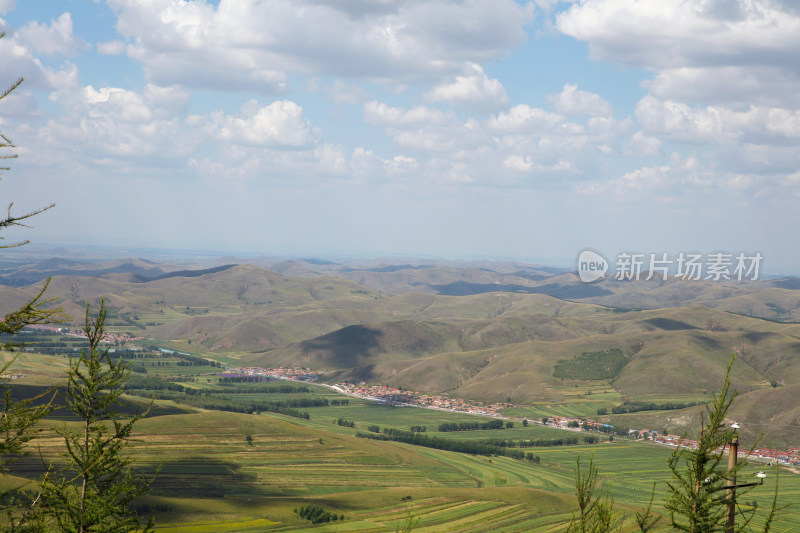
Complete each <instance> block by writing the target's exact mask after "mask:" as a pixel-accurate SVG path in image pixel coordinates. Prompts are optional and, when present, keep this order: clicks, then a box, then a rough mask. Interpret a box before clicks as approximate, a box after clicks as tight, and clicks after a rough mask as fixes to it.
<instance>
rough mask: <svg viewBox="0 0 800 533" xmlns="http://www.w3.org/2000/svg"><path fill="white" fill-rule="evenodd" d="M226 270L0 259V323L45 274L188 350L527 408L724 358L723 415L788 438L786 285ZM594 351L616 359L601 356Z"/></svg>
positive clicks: (628, 386)
mask: <svg viewBox="0 0 800 533" xmlns="http://www.w3.org/2000/svg"><path fill="white" fill-rule="evenodd" d="M232 261H233V263H235V262H236V259H235V258H224V259H223V260H219V261H208V262H204V263H202V264H198V265H194V266H189V267H187V265H185V264H181V265H179V264H169V263H156V262H153V261H147V260H140V259H118V260H114V261H108V262H104V263H97V262H94V263H92V262H80V261H74V260H61V259H50V260H47V261H41V262H36V263H32V264H22V263H19V264H13V265H12V264H7V263H6V264H3V265H0V266H2V270H0V281H2V282H3V283H5V285H0V313H3V312H7V311H9V310H11V309H13V308H14V307H16V306H18V305H21V303H23V302H24V301H25V299H26V298H28V297H29V296H30V295H31V294H33V291H35V287H36V286H38V285H39V284H41V283H42V280H43V279H44V278H45V277H48V276H52V278H53V279H52V282H51V286H50V288H49V290H48V295H50V296H57V297H59V298H60V299H61V305H62V306H63V307H64V308H65V310H66V311H67V312H69V313H70V314H71V315H72V316H73V317H82V314H83V310H84V306H85V304H86V302H94V301H96V300H97V299H98V298H100V297H103V298H105V299H106V301H107V302H108V305H109V311H110V313H109V326H110V328H112V329H114V330H121V331H126V330H130V331H131V332H133V333H135V334H136V335H141V336H146V337H151V338H153V339H157V340H158V341H159V342H162V343H165V345H169V346H173V347H180V348H181V349H186V350H189V351H192V352H194V353H199V354H203V353H209V354H210V353H212V352H213V353H217V354H220V353H221V354H224V356H225V357H226V358H227V360H230V361H238V362H239V363H240V364H246V365H253V366H279V365H283V366H308V367H312V368H317V369H324V370H328V371H330V372H331V373H330V374H329V375H328V377H327V379H328V380H330V381H336V380H345V379H347V380H351V381H355V380H364V381H369V382H375V383H385V384H391V385H395V386H402V387H404V388H408V389H412V390H416V391H420V392H436V393H447V394H452V395H455V396H459V397H465V398H471V399H483V400H492V401H504V400H506V399H511V400H512V401H513V402H514V403H516V404H528V405H533V404H537V405H541V404H575V403H576V402H578V403H579V402H584V403H587V402H588V403H587V405H594V404H593V403H592V402H594V401H596V400H595V399H593V398H589V397H576V392H575V389H576V388H577V387H579V386H580V387H582V388H580V389H579V390H586V389H585V387H586V386H588V385H591V384H592V383H597V384H598V387H600V388H603V387H605V388H607V389H608V390H609V391H610V392H614V393H615V394H617V395H618V396H615V397H616V398H618V401H619V402H623V401H629V402H666V401H690V400H691V401H703V400H704V399H707V398H710V393H711V391H713V390H715V389H716V387H717V386H718V385H719V383H720V381H721V378H722V373H723V372H724V369H725V365H726V363H727V361H728V358H729V356H730V354H731V352H736V353H737V354H738V355H739V357H738V359H737V363H736V367H735V379H734V384H735V386H736V387H737V388H738V390H739V391H740V392H741V393H742V396H741V397H740V399H739V400H737V402H736V403H735V404H734V409H733V411H732V413H733V414H735V415H736V416H741V417H744V419H747V420H753V421H757V422H758V423H763V424H764V427H765V428H766V429H767V432H768V434H769V438H770V439H771V442H775V443H786V442H792V439H794V442H796V441H797V438H798V437H800V401H798V400H800V324H795V323H793V322H795V321H800V290H799V289H800V280H797V279H794V278H785V279H777V280H767V281H756V282H747V283H735V282H724V283H720V282H711V281H681V280H675V279H670V280H666V281H665V280H663V279H660V280H656V279H653V280H650V281H638V282H637V281H625V282H623V281H615V280H604V281H600V282H597V283H592V284H584V283H582V282H580V281H579V280H578V278H577V276H576V275H575V274H574V273H570V272H563V271H553V270H552V269H547V268H544V267H538V266H532V265H520V264H512V263H507V264H496V263H495V264H483V265H481V264H474V265H467V266H457V265H452V264H444V263H437V262H433V261H430V260H428V261H425V262H420V263H419V264H415V263H411V262H404V263H401V264H384V263H361V264H352V263H344V262H333V261H325V260H319V259H295V260H290V261H286V260H275V261H273V260H270V259H254V260H250V261H249V263H250V264H243V263H240V264H233V263H232ZM253 263H260V265H258V264H253ZM265 266H269V267H270V268H269V269H268V268H264V267H265ZM26 280H27V281H29V282H30V283H33V284H34V285H27V286H25V285H24V283H23V282H25V281H26ZM604 354H605V355H604ZM608 354H622V356H624V359H619V357H617V360H616V361H615V362H613V364H612V361H610V360H609V361H607V362H604V359H603V358H604V357H607V356H608V357H610V355H608ZM615 357H616V356H615ZM593 365H594V366H593ZM597 365H599V366H597ZM557 368H560V369H562V370H561V372H562V374H560V375H558V372H557V370H556V369H557ZM565 368H572V369H573V370H572V371H571V372H572V373H566V374H564V373H563V372H564V371H563V369H565ZM576 368H577V369H584V371H583V373H581V371H578V373H577V374H576V373H575V372H576V371H575V370H574V369H576ZM559 376H560V377H559ZM598 378H600V379H598ZM601 392H602V391H601ZM581 394H583V393H581ZM598 405H600V404H598ZM604 405H605V404H604ZM695 411H696V409H695ZM692 412H694V411H692V410H691V409H690V410H680V411H676V412H675V413H666V414H664V413H660V414H658V415H643V414H642V413H638V414H636V415H625V416H626V417H628V419H629V420H631V421H634V420H635V421H637V423H640V424H641V423H644V422H649V423H648V424H647V425H648V426H650V425H654V426H655V425H656V424H658V425H663V426H664V427H669V428H671V429H673V430H674V429H676V428H677V429H680V428H682V427H686V426H688V425H690V424H689V422H690V421H693V420H691V419H692V416H693V415H691V413H692ZM645 416H648V417H649V418H643V417H645ZM637 417H639V418H637ZM694 422H696V421H694Z"/></svg>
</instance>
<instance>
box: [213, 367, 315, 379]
mask: <svg viewBox="0 0 800 533" xmlns="http://www.w3.org/2000/svg"><path fill="white" fill-rule="evenodd" d="M227 372H229V373H235V374H238V375H242V376H266V377H268V378H274V379H288V380H290V381H316V380H317V379H319V376H320V374H325V372H318V371H315V370H311V369H310V368H284V367H282V366H281V367H278V368H262V367H256V366H250V367H241V368H231V369H228V370H227Z"/></svg>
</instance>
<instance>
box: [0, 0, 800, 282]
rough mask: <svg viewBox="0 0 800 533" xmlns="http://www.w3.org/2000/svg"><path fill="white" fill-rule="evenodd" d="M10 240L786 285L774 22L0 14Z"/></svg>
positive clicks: (66, 7)
mask: <svg viewBox="0 0 800 533" xmlns="http://www.w3.org/2000/svg"><path fill="white" fill-rule="evenodd" d="M0 18H1V19H2V20H1V21H0V25H2V27H3V31H5V32H6V33H7V36H6V37H5V38H4V39H2V40H1V41H0V72H2V76H3V79H2V80H0V84H6V85H8V84H10V83H11V82H12V81H13V80H14V79H15V78H16V77H19V76H23V77H25V82H24V84H23V85H22V86H21V87H20V88H19V89H17V91H15V92H14V94H13V95H12V96H10V97H8V98H6V99H5V100H3V101H2V102H0V131H3V132H4V133H5V134H6V135H8V136H10V137H11V138H12V139H13V141H14V143H15V144H16V146H17V148H16V153H18V154H19V158H18V159H16V160H13V161H12V165H11V166H12V169H11V171H10V172H6V173H5V174H4V176H3V182H2V184H0V191H2V197H0V199H2V200H4V201H5V202H6V203H9V202H11V201H13V202H14V208H15V209H17V210H18V211H19V212H21V211H24V210H28V209H33V208H35V207H38V206H40V205H43V204H45V203H47V202H50V201H54V202H56V203H57V207H56V208H55V209H53V210H51V211H49V212H47V213H45V214H42V215H40V216H39V217H37V218H36V219H34V226H35V227H34V228H33V229H18V230H15V232H14V233H13V235H12V234H11V232H9V234H8V235H6V237H7V238H9V239H23V238H30V239H32V240H33V241H34V242H38V243H58V244H62V245H71V244H74V245H78V244H99V245H120V246H125V247H149V248H166V249H181V248H195V249H197V248H202V249H215V250H220V252H236V253H252V254H264V255H275V254H297V255H307V254H314V255H331V256H347V255H353V256H377V255H406V256H408V255H411V256H427V257H430V256H434V257H444V258H464V259H470V258H508V259H517V260H528V261H541V262H547V263H551V264H560V265H568V264H570V263H571V262H573V261H574V259H575V257H576V255H577V253H578V252H579V251H580V250H581V249H583V248H587V247H589V248H593V249H596V250H600V251H602V252H603V253H605V254H606V255H607V256H614V255H615V254H617V253H618V252H620V251H640V252H645V253H650V252H653V253H662V252H666V253H671V254H677V253H679V252H682V251H686V252H689V251H694V252H702V253H710V252H713V251H728V252H731V253H737V252H747V253H755V252H760V253H761V254H762V255H763V256H764V263H763V268H764V270H765V271H767V272H772V273H791V274H798V273H800V251H798V247H797V246H796V245H795V239H794V238H793V237H794V233H795V232H794V229H795V228H797V227H798V222H800V215H798V213H800V210H798V209H797V208H796V205H797V203H798V192H799V189H798V186H799V185H800V61H799V60H798V53H797V50H800V12H798V9H797V7H796V4H795V3H794V2H791V1H789V0H725V1H722V0H660V1H659V2H640V1H635V0H582V1H574V2H558V1H555V0H537V1H535V2H514V1H512V0H437V1H427V0H426V1H416V0H271V1H263V2H262V1H255V0H237V1H228V0H220V1H219V2H210V1H206V0H194V1H181V0H147V1H142V0H107V1H105V2H104V1H100V0H98V1H89V0H84V1H80V0H72V1H64V0H59V1H44V0H36V1H16V2H15V1H13V0H0Z"/></svg>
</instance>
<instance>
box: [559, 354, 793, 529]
mask: <svg viewBox="0 0 800 533" xmlns="http://www.w3.org/2000/svg"><path fill="white" fill-rule="evenodd" d="M734 360H735V356H732V357H731V360H730V362H729V363H728V367H727V370H726V372H725V377H724V379H723V382H722V388H721V389H720V392H719V393H718V394H714V401H713V402H712V403H711V404H710V405H709V406H707V407H706V410H707V412H706V416H707V421H706V420H705V419H703V420H701V424H700V435H699V437H698V439H697V446H696V447H695V448H689V447H683V446H678V448H677V449H676V450H675V451H674V452H673V454H672V455H671V457H670V459H669V461H668V465H669V468H670V470H671V472H672V478H671V479H670V480H669V481H667V488H668V496H667V499H666V501H665V502H664V507H665V509H666V510H667V512H668V514H669V522H670V525H671V526H672V527H673V528H674V529H675V530H678V531H685V532H687V533H713V532H722V531H726V518H727V511H728V504H729V503H730V504H733V503H735V500H734V499H733V495H734V492H733V490H730V488H729V486H728V485H729V484H728V482H729V481H731V482H733V481H735V480H736V475H737V473H738V472H739V471H740V470H741V468H742V466H743V465H744V462H740V461H736V462H735V466H734V467H733V468H729V467H728V464H727V461H725V460H724V458H725V457H724V455H723V450H724V449H725V447H726V445H727V444H728V443H729V442H731V440H732V439H733V438H734V436H735V432H734V431H733V430H732V429H731V428H730V427H729V425H728V424H727V423H726V418H725V417H726V414H727V412H728V408H729V407H730V405H731V403H732V402H733V400H734V398H735V397H736V393H735V392H731V382H730V373H731V368H732V367H733V362H734ZM611 438H612V437H609V439H611ZM776 478H777V476H776ZM751 485H752V484H745V487H744V488H748V490H749V488H750V486H751ZM596 487H597V469H596V468H595V467H594V464H593V463H592V462H591V461H590V462H589V467H588V469H587V470H583V469H582V467H581V464H580V458H579V459H578V464H577V467H576V470H575V492H576V495H577V498H578V507H579V514H578V515H577V516H574V517H573V519H572V522H571V523H570V525H569V530H568V531H571V532H581V533H585V532H592V533H605V532H608V531H614V530H617V529H619V527H620V523H619V521H617V520H615V515H614V513H613V512H612V508H613V503H614V502H613V500H612V499H611V498H610V496H608V493H607V492H603V491H601V492H600V494H599V495H597V496H595V494H594V493H595V491H596ZM737 487H740V485H737ZM746 492H747V491H741V492H739V496H740V497H741V496H743V495H744V494H746ZM654 495H655V487H654V488H653V493H652V494H651V496H650V503H649V504H648V506H647V508H646V509H644V510H643V511H640V512H638V513H636V525H637V526H638V530H639V531H641V532H644V533H646V532H648V531H651V530H652V529H653V528H654V527H655V526H656V524H657V523H658V522H659V520H660V518H661V517H660V516H659V515H657V514H656V513H654V512H653V510H652V507H653V497H654ZM777 499H778V485H777V479H776V481H775V493H774V497H773V501H772V506H771V507H770V509H769V512H768V514H767V516H766V519H765V521H764V527H763V530H762V531H764V533H767V532H769V531H770V528H771V526H772V522H773V521H774V519H775V516H776V514H777V511H778V506H777ZM748 507H749V508H742V507H740V508H738V509H737V513H738V514H737V517H738V518H739V519H740V521H739V523H738V524H734V525H732V526H731V527H732V530H733V531H735V532H741V531H751V520H752V518H753V515H754V514H755V511H756V508H755V507H756V506H748Z"/></svg>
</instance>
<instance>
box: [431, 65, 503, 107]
mask: <svg viewBox="0 0 800 533" xmlns="http://www.w3.org/2000/svg"><path fill="white" fill-rule="evenodd" d="M425 99H426V100H427V101H428V102H447V103H449V104H453V105H457V106H462V107H465V108H468V109H473V110H478V111H496V110H498V109H502V108H505V107H507V106H508V95H507V94H506V90H505V89H504V88H503V85H502V84H501V83H500V82H499V81H498V80H496V79H489V78H488V77H487V76H486V73H484V72H483V69H482V68H481V67H480V65H476V64H475V63H469V64H467V65H466V66H465V73H464V74H462V75H460V76H457V77H456V79H455V81H454V82H452V83H443V84H440V85H437V86H436V87H434V88H433V89H432V90H431V91H430V92H428V93H427V94H426V95H425Z"/></svg>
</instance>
